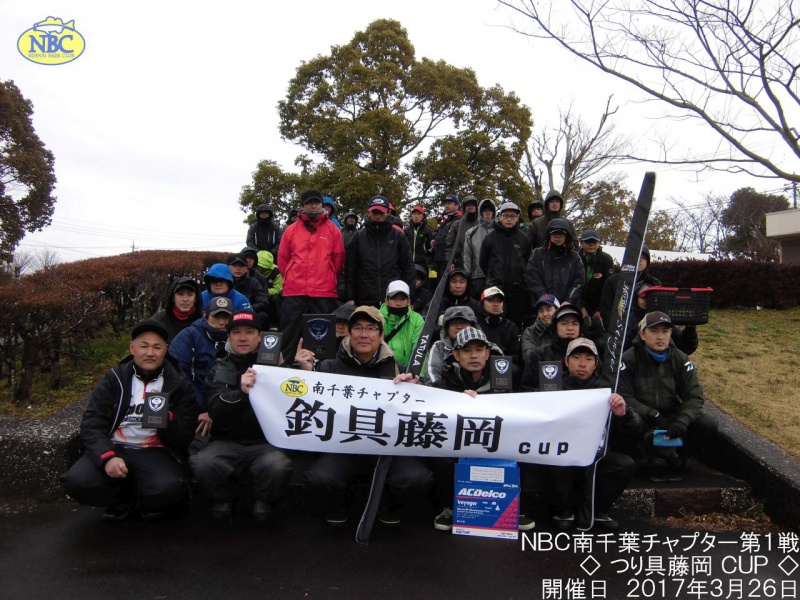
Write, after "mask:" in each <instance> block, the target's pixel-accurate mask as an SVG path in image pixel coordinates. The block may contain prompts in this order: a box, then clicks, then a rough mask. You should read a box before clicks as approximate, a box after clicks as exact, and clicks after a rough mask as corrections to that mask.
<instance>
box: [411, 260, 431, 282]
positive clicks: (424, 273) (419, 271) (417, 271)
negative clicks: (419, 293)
mask: <svg viewBox="0 0 800 600" xmlns="http://www.w3.org/2000/svg"><path fill="white" fill-rule="evenodd" d="M414 275H415V276H416V277H422V285H425V282H426V281H428V269H426V268H425V267H423V266H422V265H419V264H416V263H415V264H414Z"/></svg>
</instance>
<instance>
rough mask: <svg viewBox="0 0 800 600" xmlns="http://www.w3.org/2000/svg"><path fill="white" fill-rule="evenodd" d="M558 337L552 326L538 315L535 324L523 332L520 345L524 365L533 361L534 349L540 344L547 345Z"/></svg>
mask: <svg viewBox="0 0 800 600" xmlns="http://www.w3.org/2000/svg"><path fill="white" fill-rule="evenodd" d="M555 339H556V334H555V332H554V331H553V329H552V328H551V327H549V326H548V325H545V324H544V323H542V322H541V321H540V320H539V317H538V316H537V317H536V321H534V323H533V325H531V326H530V327H526V328H525V331H523V332H522V338H521V339H520V347H521V352H522V362H523V364H524V365H526V366H527V364H528V363H529V362H530V361H531V355H532V353H533V351H534V350H535V349H536V348H538V347H539V346H545V345H547V344H549V343H551V342H552V341H553V340H555Z"/></svg>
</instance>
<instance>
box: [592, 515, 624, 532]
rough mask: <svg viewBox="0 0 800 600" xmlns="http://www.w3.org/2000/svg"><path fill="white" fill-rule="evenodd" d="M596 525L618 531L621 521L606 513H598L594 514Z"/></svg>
mask: <svg viewBox="0 0 800 600" xmlns="http://www.w3.org/2000/svg"><path fill="white" fill-rule="evenodd" d="M594 526H595V527H599V528H600V529H605V530H606V531H616V530H617V529H619V523H618V522H617V521H615V520H614V519H612V518H611V517H609V516H608V515H607V514H606V513H597V514H596V515H595V516H594Z"/></svg>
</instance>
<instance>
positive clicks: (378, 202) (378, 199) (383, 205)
mask: <svg viewBox="0 0 800 600" xmlns="http://www.w3.org/2000/svg"><path fill="white" fill-rule="evenodd" d="M367 210H368V211H370V210H379V211H381V212H389V200H387V199H386V197H385V196H380V195H378V196H373V197H372V198H370V200H369V207H368V208H367Z"/></svg>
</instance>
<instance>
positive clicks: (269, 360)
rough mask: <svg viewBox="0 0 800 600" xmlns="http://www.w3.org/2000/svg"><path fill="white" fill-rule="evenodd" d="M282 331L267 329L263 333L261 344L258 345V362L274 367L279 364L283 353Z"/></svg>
mask: <svg viewBox="0 0 800 600" xmlns="http://www.w3.org/2000/svg"><path fill="white" fill-rule="evenodd" d="M281 335H282V334H281V333H279V332H277V331H266V332H264V333H262V334H261V344H260V345H259V346H258V356H257V357H256V364H258V365H266V366H268V367H274V366H276V365H277V364H278V361H279V359H280V354H281Z"/></svg>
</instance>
